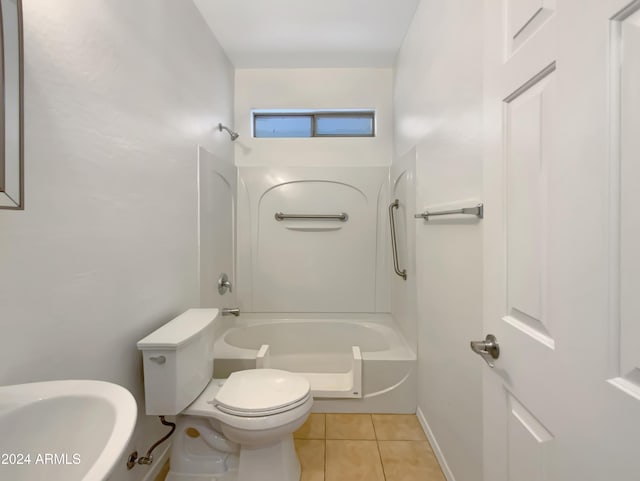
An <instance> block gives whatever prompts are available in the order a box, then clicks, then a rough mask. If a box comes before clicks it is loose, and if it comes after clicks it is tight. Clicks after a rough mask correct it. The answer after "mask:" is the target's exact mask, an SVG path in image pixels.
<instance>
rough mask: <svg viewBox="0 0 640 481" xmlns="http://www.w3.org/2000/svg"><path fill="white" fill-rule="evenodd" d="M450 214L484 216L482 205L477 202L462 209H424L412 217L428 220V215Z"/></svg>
mask: <svg viewBox="0 0 640 481" xmlns="http://www.w3.org/2000/svg"><path fill="white" fill-rule="evenodd" d="M452 214H467V215H475V216H476V217H477V218H478V219H482V218H483V217H484V205H483V204H478V205H476V206H475V207H464V208H462V209H454V210H442V211H439V212H429V211H428V210H427V211H424V212H423V213H422V214H416V215H415V216H414V217H415V218H416V219H424V220H429V217H432V216H436V215H452Z"/></svg>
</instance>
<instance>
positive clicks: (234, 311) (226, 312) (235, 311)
mask: <svg viewBox="0 0 640 481" xmlns="http://www.w3.org/2000/svg"><path fill="white" fill-rule="evenodd" d="M222 315H223V316H236V317H238V316H239V315H240V308H239V307H223V308H222Z"/></svg>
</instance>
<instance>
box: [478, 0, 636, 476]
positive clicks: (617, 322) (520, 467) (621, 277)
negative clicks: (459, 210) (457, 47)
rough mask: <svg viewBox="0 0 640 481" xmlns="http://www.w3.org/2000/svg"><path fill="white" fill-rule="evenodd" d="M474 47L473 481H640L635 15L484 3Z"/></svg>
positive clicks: (559, 2) (561, 3)
mask: <svg viewBox="0 0 640 481" xmlns="http://www.w3.org/2000/svg"><path fill="white" fill-rule="evenodd" d="M484 40H485V51H486V55H485V77H484V81H485V92H486V94H485V122H486V129H487V135H488V141H487V148H486V151H485V193H484V201H485V219H484V221H483V222H484V229H485V239H484V269H485V275H484V285H485V294H484V302H485V305H484V329H485V334H493V335H495V337H496V338H497V342H498V344H499V346H500V357H499V358H498V359H497V360H496V362H495V368H493V369H491V368H490V367H489V366H486V369H484V374H483V376H484V377H483V382H484V400H483V401H484V426H483V429H484V480H485V481H506V480H509V481H538V480H553V481H608V480H616V481H638V480H640V462H638V459H639V458H640V140H639V139H640V1H638V0H636V1H634V2H629V0H626V1H618V0H486V1H485V35H484ZM623 47H624V48H623ZM478 362H482V360H481V359H480V358H478Z"/></svg>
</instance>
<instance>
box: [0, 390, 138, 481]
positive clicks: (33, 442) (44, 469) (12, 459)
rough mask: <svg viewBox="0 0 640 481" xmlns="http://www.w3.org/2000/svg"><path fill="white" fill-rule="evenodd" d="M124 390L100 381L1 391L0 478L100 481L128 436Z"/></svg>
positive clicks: (132, 415)
mask: <svg viewBox="0 0 640 481" xmlns="http://www.w3.org/2000/svg"><path fill="white" fill-rule="evenodd" d="M136 416H137V406H136V402H135V399H134V398H133V396H132V395H131V393H130V392H129V391H127V390H126V389H125V388H123V387H121V386H118V385H116V384H111V383H108V382H102V381H48V382H35V383H29V384H18V385H15V386H3V387H0V433H2V435H1V436H0V479H2V480H5V479H6V480H11V481H40V480H42V481H44V480H48V481H57V480H60V481H62V480H64V481H81V480H82V481H103V480H105V479H107V477H108V476H109V474H110V473H111V471H112V470H113V468H114V467H115V465H116V463H117V462H118V461H119V460H120V458H121V456H122V453H123V451H124V449H125V448H126V446H127V443H128V442H129V439H130V438H131V435H132V434H133V429H134V427H135V423H136Z"/></svg>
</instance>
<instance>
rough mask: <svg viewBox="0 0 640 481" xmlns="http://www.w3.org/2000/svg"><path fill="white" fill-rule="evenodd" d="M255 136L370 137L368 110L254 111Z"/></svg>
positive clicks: (372, 120)
mask: <svg viewBox="0 0 640 481" xmlns="http://www.w3.org/2000/svg"><path fill="white" fill-rule="evenodd" d="M253 136H254V137H256V138H297V137H374V136H375V113H374V112H373V111H372V110H331V111H325V110H323V111H309V110H306V111H302V110H295V111H280V110H277V111H254V112H253Z"/></svg>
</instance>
